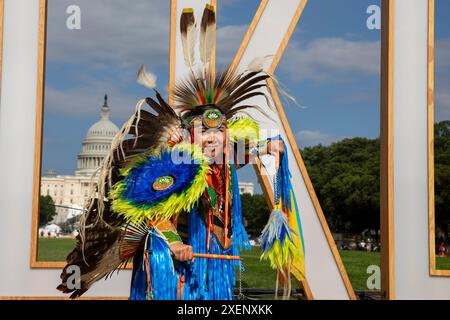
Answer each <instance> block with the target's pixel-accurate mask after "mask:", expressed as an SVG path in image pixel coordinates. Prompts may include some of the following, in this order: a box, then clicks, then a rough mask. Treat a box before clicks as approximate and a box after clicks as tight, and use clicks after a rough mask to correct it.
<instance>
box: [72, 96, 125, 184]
mask: <svg viewBox="0 0 450 320" xmlns="http://www.w3.org/2000/svg"><path fill="white" fill-rule="evenodd" d="M117 132H119V128H118V127H117V126H116V125H115V124H114V123H112V122H111V120H109V107H108V97H107V96H106V95H105V103H104V104H103V106H102V108H101V116H100V120H99V121H97V122H96V123H94V124H93V125H92V126H91V127H90V128H89V130H88V132H87V134H86V138H85V139H84V140H83V145H82V149H81V152H80V153H79V154H78V163H77V171H75V174H76V175H91V174H92V173H94V172H95V170H96V169H97V168H98V167H100V166H101V164H102V161H103V159H104V158H105V156H106V155H107V154H108V153H109V151H110V149H111V142H112V140H113V138H114V136H115V135H116V134H117Z"/></svg>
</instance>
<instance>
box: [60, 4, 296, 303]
mask: <svg viewBox="0 0 450 320" xmlns="http://www.w3.org/2000/svg"><path fill="white" fill-rule="evenodd" d="M214 28H215V12H214V8H213V7H212V6H210V5H207V6H206V8H205V11H204V13H203V17H202V21H201V25H200V33H199V35H198V37H199V44H200V45H199V47H200V60H201V62H202V64H203V68H197V69H196V68H195V67H194V65H195V55H194V48H195V43H196V39H197V29H196V24H195V19H194V15H193V11H192V9H185V10H183V13H182V15H181V21H180V31H181V39H182V44H183V51H184V55H185V62H186V65H187V66H188V67H189V69H190V71H191V75H190V77H189V78H187V79H185V80H183V81H180V82H178V83H176V84H175V88H174V91H173V95H174V100H175V105H174V106H170V105H169V104H168V103H167V102H166V101H165V100H164V99H163V98H162V96H161V95H160V94H159V93H158V92H157V91H156V90H155V99H154V98H151V97H147V98H145V99H142V100H140V101H139V102H138V103H137V106H136V111H135V113H134V114H133V116H132V117H130V119H129V120H128V121H127V122H126V123H125V124H124V125H123V127H122V129H121V130H120V131H119V133H118V134H117V135H116V137H115V138H114V140H113V143H112V145H111V152H110V153H109V155H108V156H107V157H106V158H105V159H104V161H103V164H102V167H101V168H100V171H99V173H98V180H97V181H96V183H95V184H93V188H92V194H91V198H90V200H89V202H88V204H87V206H86V212H85V213H84V214H83V216H82V221H81V229H80V234H79V236H78V242H77V246H76V248H75V249H74V250H73V251H72V252H71V253H70V254H69V256H68V257H67V266H66V267H65V268H64V270H63V272H62V274H61V279H62V283H61V284H60V285H59V286H58V289H59V290H61V291H62V292H64V293H71V297H72V298H76V297H79V296H80V295H82V294H83V293H84V292H86V291H87V290H88V289H89V288H90V287H91V285H92V284H93V283H94V282H96V281H98V280H99V279H102V278H105V277H106V278H107V277H108V276H109V275H111V274H112V273H113V272H114V271H115V270H119V269H120V268H122V267H124V266H125V265H126V264H127V262H129V261H133V274H132V281H131V289H130V299H132V300H152V299H154V300H162V299H164V300H165V299H188V300H209V299H221V300H229V299H232V298H233V286H234V285H235V281H236V279H235V273H236V268H237V266H238V264H239V263H240V260H239V255H240V251H241V250H243V249H249V248H250V244H249V240H248V237H247V234H246V232H245V229H244V226H243V222H242V209H241V203H240V196H239V187H238V179H237V174H236V170H237V169H238V168H240V167H241V166H242V165H245V164H246V163H248V162H249V161H250V159H251V158H252V157H257V156H259V155H261V154H264V151H265V148H266V146H267V144H268V142H269V141H271V142H273V141H276V140H278V139H279V138H273V139H269V140H264V141H261V140H260V137H259V126H258V124H257V123H256V122H255V121H254V120H253V119H252V118H251V117H249V114H248V113H247V110H248V109H251V108H253V109H255V110H256V111H257V112H260V113H262V114H264V115H266V116H268V115H267V114H266V113H265V112H264V111H263V110H262V109H261V108H260V107H259V106H256V105H246V104H245V102H246V101H247V100H248V99H250V98H252V97H255V96H263V97H265V98H267V97H266V95H265V93H264V91H263V90H261V89H262V88H264V87H265V86H266V79H267V78H268V77H269V75H268V74H267V73H266V72H264V71H263V68H262V65H261V59H256V60H255V61H253V62H252V63H251V64H250V65H249V67H248V68H247V69H246V70H244V72H242V73H235V72H234V70H233V69H228V70H225V71H224V72H222V73H218V74H217V76H216V77H213V76H212V75H211V74H210V72H209V63H210V57H211V50H212V45H213V42H212V40H211V39H212V34H213V30H214ZM138 82H139V83H140V84H143V85H145V86H146V87H148V88H152V89H154V82H155V81H154V77H153V76H152V75H151V74H149V73H147V72H146V71H145V68H143V67H142V68H141V69H140V70H139V73H138ZM267 101H269V100H268V99H267ZM145 103H146V104H147V105H148V107H150V110H145V109H144V108H143V106H144V104H145ZM208 130H213V131H215V134H217V135H218V136H220V137H222V138H221V143H222V146H221V148H219V149H220V150H221V154H219V155H215V156H211V155H206V153H205V150H204V147H203V146H202V145H201V144H200V145H199V143H198V141H197V140H196V135H197V136H198V134H200V135H201V134H205V133H204V132H205V131H206V132H208ZM217 132H219V133H217ZM239 146H243V149H242V150H243V151H242V150H241V151H242V152H240V149H239ZM219 149H218V150H219ZM284 149H286V148H284ZM222 151H223V152H222ZM276 176H277V179H276V180H275V183H274V186H275V188H274V191H275V195H276V199H275V200H276V208H274V211H273V212H272V214H271V217H270V219H269V223H268V225H267V226H266V228H265V229H264V231H263V234H262V237H261V240H262V251H263V253H262V256H261V258H262V259H269V260H270V263H271V266H272V267H273V268H274V269H277V270H278V275H279V276H278V277H277V283H278V280H280V281H282V284H283V286H284V289H285V295H284V297H285V298H287V297H289V293H290V278H289V277H290V274H291V273H292V274H293V275H294V276H295V277H296V278H297V279H298V280H302V279H303V277H304V256H303V240H302V234H301V225H300V217H299V212H298V208H297V203H296V201H295V197H294V193H293V190H292V186H291V184H290V173H289V169H288V164H287V154H286V153H284V154H283V156H282V157H281V158H280V165H279V168H278V173H277V175H276ZM180 242H182V243H184V244H186V245H189V246H192V249H193V252H194V256H195V257H196V258H195V259H194V260H193V261H178V260H176V259H174V257H173V255H172V252H171V246H172V245H174V244H177V243H180ZM72 265H77V266H78V267H79V268H80V271H81V278H80V279H79V282H77V283H71V282H70V281H71V280H70V279H71V278H70V275H71V272H70V270H71V269H68V268H69V267H70V266H72Z"/></svg>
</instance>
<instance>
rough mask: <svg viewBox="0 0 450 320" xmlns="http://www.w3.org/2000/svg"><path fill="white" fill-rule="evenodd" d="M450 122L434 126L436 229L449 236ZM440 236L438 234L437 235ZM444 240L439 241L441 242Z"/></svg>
mask: <svg viewBox="0 0 450 320" xmlns="http://www.w3.org/2000/svg"><path fill="white" fill-rule="evenodd" d="M449 186H450V121H449V120H445V121H441V122H438V123H435V124H434V189H435V191H434V194H435V224H436V228H437V229H440V230H442V231H443V232H444V234H445V235H448V234H449V225H450V188H449ZM436 234H438V233H436ZM443 240H444V239H438V237H436V241H437V242H441V241H443Z"/></svg>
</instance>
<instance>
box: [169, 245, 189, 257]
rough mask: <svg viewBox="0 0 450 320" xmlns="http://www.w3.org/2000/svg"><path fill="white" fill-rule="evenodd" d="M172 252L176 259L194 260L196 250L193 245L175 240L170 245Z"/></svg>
mask: <svg viewBox="0 0 450 320" xmlns="http://www.w3.org/2000/svg"><path fill="white" fill-rule="evenodd" d="M169 248H170V252H172V254H173V256H174V257H175V259H177V260H178V261H188V260H190V261H194V251H193V249H192V246H189V245H187V244H184V243H182V242H175V243H173V244H171V245H170V246H169Z"/></svg>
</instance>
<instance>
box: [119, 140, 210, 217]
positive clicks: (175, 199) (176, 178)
mask: <svg viewBox="0 0 450 320" xmlns="http://www.w3.org/2000/svg"><path fill="white" fill-rule="evenodd" d="M209 170H210V169H209V166H208V165H207V164H206V162H205V161H203V156H202V153H201V150H200V149H199V147H197V146H195V145H191V144H180V145H177V146H175V147H174V148H173V149H170V148H164V149H163V150H162V151H161V152H160V153H150V154H148V153H147V154H144V155H143V156H140V157H139V158H137V159H136V160H134V161H133V163H132V164H131V165H130V166H129V167H127V168H125V169H124V170H122V171H121V174H122V176H124V178H123V179H122V180H121V181H119V182H118V183H117V184H115V185H114V186H113V189H112V192H111V193H110V198H111V199H112V209H113V210H114V212H115V213H116V214H118V215H119V216H123V217H124V218H125V219H126V220H127V221H129V222H133V223H141V222H142V221H144V220H146V219H150V220H152V219H170V218H171V217H172V216H174V215H176V214H179V213H180V212H183V211H189V210H190V209H191V208H192V207H193V205H194V204H195V203H196V202H197V200H198V199H199V198H200V196H201V195H202V193H203V191H204V190H205V188H206V185H207V182H206V175H207V173H208V172H209ZM161 177H162V178H164V177H168V178H170V179H171V180H172V184H171V185H168V187H166V188H162V189H161V190H155V186H154V185H155V182H156V181H157V180H158V179H160V178H161Z"/></svg>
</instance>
